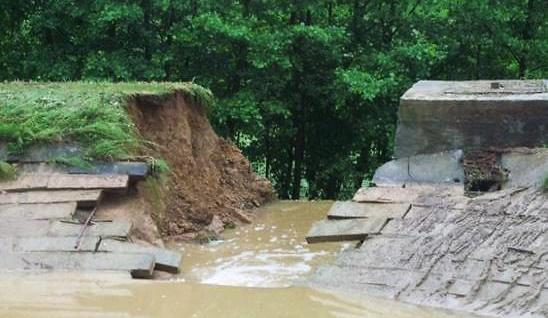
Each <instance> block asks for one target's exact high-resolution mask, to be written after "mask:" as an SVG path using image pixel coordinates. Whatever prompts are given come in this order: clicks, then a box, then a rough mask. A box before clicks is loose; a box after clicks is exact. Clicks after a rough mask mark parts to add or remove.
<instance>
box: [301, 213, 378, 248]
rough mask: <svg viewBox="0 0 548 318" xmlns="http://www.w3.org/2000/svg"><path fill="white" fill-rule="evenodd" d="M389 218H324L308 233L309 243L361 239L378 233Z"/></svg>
mask: <svg viewBox="0 0 548 318" xmlns="http://www.w3.org/2000/svg"><path fill="white" fill-rule="evenodd" d="M386 222H387V219H386V218H383V217H379V218H367V219H346V220H322V221H318V222H316V223H314V224H313V225H312V228H311V229H310V231H309V232H308V234H307V235H306V241H307V242H308V243H320V242H337V241H356V240H358V241H360V240H364V239H365V238H366V237H367V236H368V235H371V234H378V233H380V231H381V230H382V228H383V227H384V225H385V224H386Z"/></svg>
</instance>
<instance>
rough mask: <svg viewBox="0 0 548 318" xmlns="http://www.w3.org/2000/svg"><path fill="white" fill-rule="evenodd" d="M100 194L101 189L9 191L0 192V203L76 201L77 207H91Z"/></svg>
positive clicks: (99, 197)
mask: <svg viewBox="0 0 548 318" xmlns="http://www.w3.org/2000/svg"><path fill="white" fill-rule="evenodd" d="M101 196H102V191H101V190H59V191H29V192H10V193H2V194H0V205H4V204H37V203H60V202H77V204H78V207H93V206H95V205H96V204H97V202H98V201H99V200H100V199H101Z"/></svg>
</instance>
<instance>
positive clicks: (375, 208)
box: [327, 201, 411, 219]
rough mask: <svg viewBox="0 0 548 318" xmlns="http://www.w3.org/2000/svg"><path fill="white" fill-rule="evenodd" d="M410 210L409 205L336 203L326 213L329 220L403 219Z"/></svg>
mask: <svg viewBox="0 0 548 318" xmlns="http://www.w3.org/2000/svg"><path fill="white" fill-rule="evenodd" d="M410 208H411V205H410V204H409V203H358V202H352V201H337V202H335V203H333V205H332V206H331V209H330V210H329V212H328V213H327V217H328V218H330V219H350V218H369V217H384V218H403V217H404V216H405V214H406V213H407V211H409V209H410Z"/></svg>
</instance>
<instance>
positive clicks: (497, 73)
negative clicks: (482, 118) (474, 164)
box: [0, 0, 548, 198]
mask: <svg viewBox="0 0 548 318" xmlns="http://www.w3.org/2000/svg"><path fill="white" fill-rule="evenodd" d="M547 12H548V2H547V1H545V0H399V1H382V0H240V1H229V0H188V1H175V0H125V1H115V0H93V1H90V0H78V1H77V0H21V1H9V0H0V50H1V52H2V54H0V69H1V71H0V80H16V79H19V80H37V81H68V80H111V81H137V80H138V81H194V82H196V83H198V84H200V85H203V86H206V87H208V88H210V89H211V90H212V91H213V93H214V94H215V95H216V103H215V105H214V107H213V109H212V110H211V113H210V116H211V118H210V119H211V121H212V123H213V125H214V127H215V128H216V130H217V132H218V133H219V134H221V135H222V136H224V137H226V138H230V139H231V140H233V141H234V142H235V143H236V144H237V145H238V146H239V147H240V148H242V150H243V151H244V153H245V154H246V155H247V156H248V158H250V160H251V161H252V162H253V164H254V166H255V168H256V169H257V170H258V171H259V172H260V173H262V174H264V175H265V176H266V177H268V178H269V179H270V180H272V182H273V183H274V185H275V188H276V189H277V191H278V194H279V196H280V197H281V198H298V197H301V196H307V197H310V198H340V197H345V196H348V195H349V194H350V193H353V192H354V190H355V189H356V188H357V187H359V186H360V185H361V184H362V183H363V182H364V181H366V180H368V179H369V178H370V177H371V175H372V173H373V171H374V169H375V168H376V167H377V166H378V165H379V164H381V163H383V162H384V161H386V160H389V159H390V157H391V153H392V140H393V135H394V130H395V126H396V120H397V107H398V100H399V96H401V94H402V93H403V92H404V91H405V90H406V89H407V88H408V87H409V86H410V85H412V84H413V83H414V82H415V81H417V80H421V79H452V80H472V79H494V78H496V79H503V78H543V77H546V75H547V74H548V64H547V63H548V62H547V61H548V53H547V52H548V19H547V16H546V15H547Z"/></svg>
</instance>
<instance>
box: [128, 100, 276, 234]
mask: <svg viewBox="0 0 548 318" xmlns="http://www.w3.org/2000/svg"><path fill="white" fill-rule="evenodd" d="M128 110H129V113H130V115H131V116H132V117H133V119H134V122H135V124H136V125H137V128H138V130H139V132H140V133H141V135H142V136H143V137H144V139H145V140H147V141H149V142H150V147H149V148H150V150H148V151H147V153H145V155H152V156H158V155H159V156H160V157H162V158H163V159H165V160H166V161H167V163H168V164H169V167H170V172H169V173H167V174H165V175H164V176H163V177H160V178H152V177H151V178H148V179H147V180H146V181H143V182H139V184H137V191H138V193H140V195H142V196H143V198H144V200H143V202H144V204H145V206H146V209H147V210H148V211H150V212H151V215H152V218H153V219H154V220H155V223H156V224H157V226H158V231H159V233H160V235H161V237H162V238H164V239H187V240H191V239H203V238H205V239H207V238H208V237H210V236H212V235H213V236H215V235H218V234H219V233H220V232H222V230H223V229H224V228H226V227H233V226H235V225H237V224H239V223H249V222H251V218H252V215H253V209H254V208H256V207H258V206H260V205H262V204H263V203H265V202H267V201H270V200H272V199H273V198H274V197H275V195H274V191H273V190H272V186H271V184H270V182H269V181H267V180H266V179H264V178H262V177H260V176H258V175H257V174H255V173H254V172H253V171H252V168H251V165H250V163H249V161H248V160H247V159H246V158H245V157H244V156H243V155H242V153H241V151H240V150H239V149H238V148H237V147H236V146H234V145H233V144H232V143H230V142H229V141H226V140H224V139H222V138H220V137H219V136H217V135H216V134H215V132H214V131H213V129H212V127H211V125H210V123H209V121H208V119H207V116H206V110H205V109H204V107H203V106H202V105H200V104H199V103H196V102H193V101H191V98H189V97H187V96H183V94H182V93H176V94H172V95H167V96H164V97H158V96H148V95H144V96H143V95H141V96H137V97H135V98H134V99H133V100H132V101H130V103H129V105H128ZM145 231H146V230H145ZM145 236H147V235H145Z"/></svg>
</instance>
